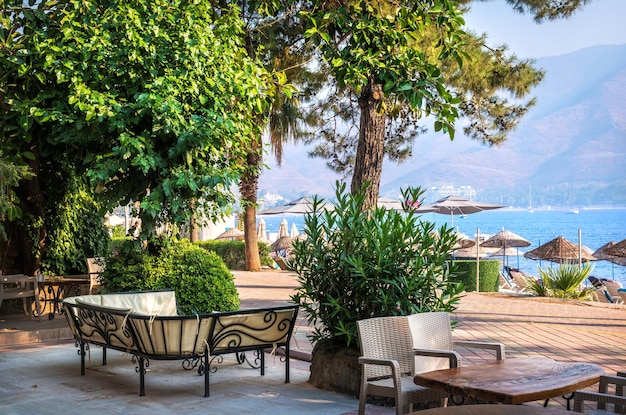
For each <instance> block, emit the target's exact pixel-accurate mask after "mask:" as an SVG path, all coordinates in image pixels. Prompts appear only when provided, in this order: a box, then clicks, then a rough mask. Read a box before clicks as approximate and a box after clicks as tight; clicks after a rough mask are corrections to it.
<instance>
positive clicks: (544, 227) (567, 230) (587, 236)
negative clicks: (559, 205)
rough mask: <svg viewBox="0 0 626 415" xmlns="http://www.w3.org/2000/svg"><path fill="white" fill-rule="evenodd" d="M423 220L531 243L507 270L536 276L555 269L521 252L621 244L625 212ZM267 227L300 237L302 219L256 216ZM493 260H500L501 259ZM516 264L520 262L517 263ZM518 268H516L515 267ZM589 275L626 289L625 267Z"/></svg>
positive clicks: (599, 266) (495, 213) (602, 266)
mask: <svg viewBox="0 0 626 415" xmlns="http://www.w3.org/2000/svg"><path fill="white" fill-rule="evenodd" d="M421 218H422V219H423V220H427V221H430V222H435V223H436V225H437V226H438V227H439V226H441V225H443V224H447V225H448V226H451V227H452V226H453V227H454V228H455V229H457V231H458V232H462V233H464V234H465V235H467V236H468V237H470V238H472V239H474V238H475V235H476V233H477V232H479V233H480V235H481V237H482V236H486V237H488V236H489V235H493V234H496V233H498V232H500V231H501V230H502V229H506V230H509V231H511V232H513V233H516V234H517V235H519V236H521V237H523V238H525V239H527V240H528V241H530V242H531V243H532V245H531V246H529V247H527V248H519V252H520V255H519V256H515V257H508V258H506V260H507V261H508V264H509V266H512V267H519V268H520V269H521V270H523V271H524V272H526V273H527V274H530V275H539V272H538V267H542V268H546V267H553V266H558V264H554V263H552V262H549V261H538V260H531V259H527V258H525V257H524V256H523V253H524V252H527V251H530V250H532V249H534V248H537V247H538V246H539V245H541V244H544V243H546V242H549V241H551V240H552V239H554V238H556V237H559V236H562V237H564V238H565V239H567V240H569V241H570V242H572V243H574V244H576V245H577V244H578V236H579V230H580V237H581V241H580V242H581V244H582V245H584V246H586V247H588V248H590V249H591V250H593V251H595V250H597V249H599V248H600V247H601V246H602V245H604V244H606V243H607V242H611V241H613V242H620V241H622V240H624V239H626V208H621V209H584V208H583V209H579V211H578V213H572V212H571V211H569V210H557V209H545V210H541V209H536V210H535V211H534V212H532V213H531V212H529V211H527V210H521V209H508V208H507V209H498V210H491V211H483V212H479V213H474V214H471V215H465V216H454V217H450V216H449V215H442V214H438V213H425V214H423V215H422V216H421ZM260 219H263V220H264V221H265V224H266V228H267V232H268V233H269V235H270V240H272V239H274V238H275V237H276V235H277V234H278V227H279V225H280V222H281V221H282V220H283V219H286V220H287V222H288V225H289V227H288V229H291V228H292V224H294V223H295V225H296V228H297V229H298V230H299V232H300V233H302V229H303V226H304V216H302V215H285V216H281V215H265V216H259V217H258V218H257V221H258V220H260ZM494 259H500V260H502V257H499V258H498V257H496V258H494ZM518 261H519V262H518ZM518 264H519V265H518ZM592 265H593V267H594V269H593V271H592V273H591V275H594V276H596V277H598V278H608V279H614V280H617V281H619V282H621V284H622V285H623V286H624V287H626V266H620V265H616V264H613V263H611V262H608V261H593V262H592Z"/></svg>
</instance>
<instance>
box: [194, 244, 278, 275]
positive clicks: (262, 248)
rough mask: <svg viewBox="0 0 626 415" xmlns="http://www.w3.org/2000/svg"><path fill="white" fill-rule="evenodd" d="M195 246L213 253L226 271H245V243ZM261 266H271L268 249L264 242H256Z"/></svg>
mask: <svg viewBox="0 0 626 415" xmlns="http://www.w3.org/2000/svg"><path fill="white" fill-rule="evenodd" d="M196 244H197V245H198V246H200V247H202V248H204V249H206V250H208V251H212V252H215V253H216V254H217V255H218V256H219V257H220V258H222V260H223V261H224V263H225V264H226V266H227V267H228V269H237V270H245V269H246V263H245V243H244V242H241V241H215V240H208V241H201V242H196ZM257 246H258V251H259V257H260V259H261V265H268V266H269V265H272V264H273V260H272V258H270V255H269V254H270V247H269V245H268V244H266V243H265V242H257Z"/></svg>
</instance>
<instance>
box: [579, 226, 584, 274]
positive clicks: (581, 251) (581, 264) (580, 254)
mask: <svg viewBox="0 0 626 415" xmlns="http://www.w3.org/2000/svg"><path fill="white" fill-rule="evenodd" d="M582 268H583V242H582V231H581V229H580V228H578V269H582Z"/></svg>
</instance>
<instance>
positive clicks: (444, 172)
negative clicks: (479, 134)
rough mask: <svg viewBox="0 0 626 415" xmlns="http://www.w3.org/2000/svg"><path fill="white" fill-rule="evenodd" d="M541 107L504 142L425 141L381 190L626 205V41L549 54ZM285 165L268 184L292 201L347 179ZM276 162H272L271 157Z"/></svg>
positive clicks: (296, 163)
mask: <svg viewBox="0 0 626 415" xmlns="http://www.w3.org/2000/svg"><path fill="white" fill-rule="evenodd" d="M537 66H539V67H541V68H543V69H545V70H546V77H545V79H544V81H543V82H542V84H541V85H540V86H539V87H537V88H536V89H535V91H534V96H536V97H537V105H536V106H535V108H533V109H532V110H531V111H530V112H529V114H527V116H526V117H525V118H524V119H523V120H522V122H521V123H520V126H519V128H518V130H517V131H515V132H513V133H512V134H510V136H509V139H508V140H507V141H506V143H504V144H503V145H502V146H500V147H498V148H489V147H486V146H481V145H479V144H478V143H476V142H473V141H471V140H470V139H468V138H467V137H457V138H456V139H455V141H454V142H452V143H450V142H449V140H448V139H446V138H444V137H442V136H439V135H434V134H428V135H426V136H424V137H421V138H420V139H419V140H418V142H417V143H416V144H415V146H414V148H413V158H412V159H411V160H409V161H408V162H406V163H403V164H399V165H395V164H392V163H390V162H388V161H386V162H385V165H384V169H383V171H384V172H383V182H382V186H381V194H385V195H389V196H394V195H397V194H398V189H399V188H401V187H406V186H408V185H413V186H417V185H421V186H423V187H428V188H430V187H431V186H443V185H455V186H461V185H470V186H472V187H474V188H475V189H477V191H478V194H479V197H480V198H481V199H485V200H489V201H492V202H497V203H503V204H506V205H514V206H526V205H527V204H528V198H529V188H530V187H532V194H533V196H532V197H533V204H534V205H535V206H539V205H543V204H549V205H552V206H559V205H571V206H588V205H593V204H621V205H626V175H625V174H624V173H625V172H626V45H620V46H595V47H590V48H586V49H583V50H580V51H578V52H575V53H571V54H568V55H563V56H557V57H549V58H542V59H538V60H537ZM286 156H287V159H286V162H285V167H284V168H276V167H274V168H273V169H272V170H271V171H269V172H264V173H263V177H262V180H261V187H262V188H263V189H266V190H270V191H272V192H275V193H280V194H283V195H285V196H286V197H287V198H290V197H295V196H297V195H310V194H328V192H330V191H331V190H332V183H333V182H334V180H335V179H336V178H337V176H336V175H335V174H334V173H332V172H330V171H329V170H328V169H327V168H325V166H324V163H323V161H322V160H312V159H309V158H307V157H306V151H305V149H303V148H302V147H293V148H289V149H288V151H287V152H286ZM270 164H271V163H270Z"/></svg>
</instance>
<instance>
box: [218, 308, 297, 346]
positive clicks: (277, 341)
mask: <svg viewBox="0 0 626 415" xmlns="http://www.w3.org/2000/svg"><path fill="white" fill-rule="evenodd" d="M297 312H298V308H297V307H287V308H279V309H272V310H249V311H237V312H232V313H220V314H217V315H214V316H215V320H214V327H213V330H212V332H211V335H210V344H209V347H210V353H211V354H213V355H215V354H221V353H228V350H232V349H233V348H237V349H241V350H254V349H258V348H259V347H260V346H265V347H276V346H282V345H285V344H287V343H288V342H289V340H290V338H291V333H292V331H293V326H294V322H295V318H296V316H297Z"/></svg>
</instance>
